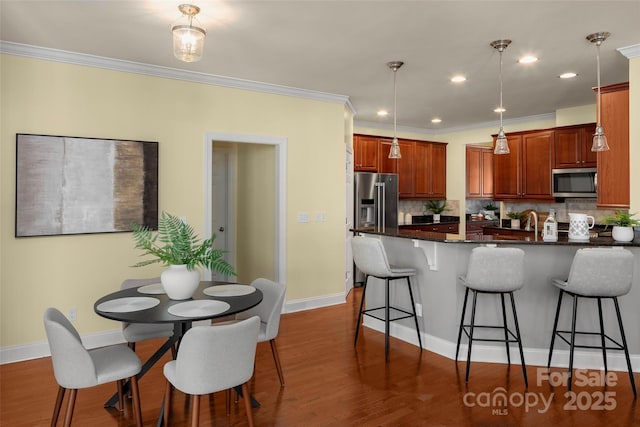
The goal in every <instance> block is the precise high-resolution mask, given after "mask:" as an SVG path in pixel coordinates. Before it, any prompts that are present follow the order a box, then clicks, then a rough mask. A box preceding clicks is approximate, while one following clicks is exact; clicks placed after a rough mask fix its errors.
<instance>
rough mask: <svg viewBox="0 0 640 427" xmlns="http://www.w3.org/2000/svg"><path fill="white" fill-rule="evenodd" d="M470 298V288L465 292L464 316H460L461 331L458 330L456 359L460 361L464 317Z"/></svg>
mask: <svg viewBox="0 0 640 427" xmlns="http://www.w3.org/2000/svg"><path fill="white" fill-rule="evenodd" d="M468 297H469V288H466V290H465V291H464V302H463V303H462V316H460V329H458V344H456V358H455V360H458V353H459V352H460V339H461V338H462V330H463V329H464V315H465V314H466V311H467V298H468Z"/></svg>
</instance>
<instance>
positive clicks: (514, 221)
mask: <svg viewBox="0 0 640 427" xmlns="http://www.w3.org/2000/svg"><path fill="white" fill-rule="evenodd" d="M507 216H508V217H509V218H511V228H514V229H520V223H521V222H522V220H524V217H525V214H524V212H515V211H512V212H507Z"/></svg>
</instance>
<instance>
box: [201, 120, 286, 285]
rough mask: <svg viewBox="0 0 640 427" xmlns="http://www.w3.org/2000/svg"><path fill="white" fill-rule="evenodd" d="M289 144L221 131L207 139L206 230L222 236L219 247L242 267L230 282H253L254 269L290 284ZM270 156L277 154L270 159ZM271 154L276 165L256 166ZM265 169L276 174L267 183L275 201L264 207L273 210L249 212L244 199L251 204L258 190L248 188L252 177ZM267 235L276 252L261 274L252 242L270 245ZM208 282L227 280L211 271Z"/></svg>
mask: <svg viewBox="0 0 640 427" xmlns="http://www.w3.org/2000/svg"><path fill="white" fill-rule="evenodd" d="M286 143H287V140H286V138H278V137H269V136H260V135H241V134H226V133H218V132H208V133H206V134H205V141H204V144H205V167H204V170H205V185H204V187H205V215H204V219H205V223H204V227H203V229H204V230H205V234H206V235H210V234H212V233H216V236H217V237H216V247H219V248H222V249H226V250H228V251H229V253H228V257H229V258H228V260H229V261H230V262H232V265H234V266H242V268H237V270H238V277H237V278H229V279H230V280H239V281H250V280H253V279H255V278H256V277H252V276H253V274H252V272H251V268H256V269H257V271H269V272H270V275H272V276H273V277H267V278H269V279H272V280H275V281H277V282H281V283H286ZM269 152H271V153H272V154H270V155H268V154H264V153H269ZM256 153H259V154H257V155H256ZM265 155H267V156H270V157H268V158H270V159H271V160H270V161H269V163H270V164H269V165H266V166H265V167H262V168H261V167H256V165H255V164H254V163H255V161H256V160H255V159H256V158H263V159H264V158H265V157H264V156H265ZM260 156H263V157H260ZM252 162H254V163H252ZM264 170H271V172H270V173H269V175H268V177H269V178H268V179H267V180H268V181H270V182H268V183H267V184H268V185H270V186H271V187H270V188H271V189H272V191H271V193H270V194H272V199H273V200H269V202H268V203H264V204H263V205H264V206H268V208H267V209H268V210H267V211H264V210H261V209H260V208H256V206H252V207H250V208H248V209H247V208H246V206H247V203H249V202H246V200H245V201H244V202H243V197H246V198H247V199H250V198H251V197H249V196H248V195H247V191H248V189H249V190H252V187H251V184H246V181H247V180H248V178H247V175H252V174H253V175H254V176H255V175H256V174H258V173H262V172H263V171H264ZM265 177H267V175H265ZM243 183H244V184H243ZM243 185H245V187H244V188H243ZM246 185H248V186H249V187H246ZM249 206H250V205H249ZM265 218H266V220H267V221H268V222H269V223H268V224H266V226H265V225H260V223H259V222H257V223H256V220H263V221H264V220H265ZM252 227H254V228H253V229H252ZM262 232H269V233H271V235H272V238H270V239H269V241H271V242H272V243H271V246H272V248H269V249H272V254H273V256H272V257H271V258H272V259H271V258H270V259H269V262H270V264H271V265H269V266H263V267H262V269H260V266H259V265H258V266H254V264H259V263H260V260H258V259H255V258H254V259H252V250H254V249H255V248H254V246H256V245H252V244H251V241H252V239H255V240H254V241H257V242H264V239H262V238H260V233H262ZM261 244H262V243H261ZM269 252H271V250H269ZM254 253H255V252H254ZM262 261H264V259H263V260H262ZM247 266H252V267H247ZM241 270H244V272H243V271H241ZM247 270H249V271H247ZM205 279H206V280H225V278H224V277H218V276H215V275H212V274H211V272H209V271H207V272H206V273H205Z"/></svg>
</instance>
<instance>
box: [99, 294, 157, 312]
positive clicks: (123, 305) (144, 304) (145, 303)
mask: <svg viewBox="0 0 640 427" xmlns="http://www.w3.org/2000/svg"><path fill="white" fill-rule="evenodd" d="M158 304H160V300H159V299H158V298H152V297H125V298H118V299H112V300H111V301H105V302H103V303H100V304H98V307H96V308H97V309H98V310H100V311H105V312H111V313H128V312H130V311H140V310H146V309H148V308H152V307H155V306H156V305H158Z"/></svg>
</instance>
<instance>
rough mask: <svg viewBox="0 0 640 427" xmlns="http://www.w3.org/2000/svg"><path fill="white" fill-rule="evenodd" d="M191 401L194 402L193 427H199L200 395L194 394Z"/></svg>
mask: <svg viewBox="0 0 640 427" xmlns="http://www.w3.org/2000/svg"><path fill="white" fill-rule="evenodd" d="M191 400H193V402H192V403H191V405H192V410H191V427H198V425H199V424H200V395H199V394H194V395H193V398H192V399H191Z"/></svg>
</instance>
